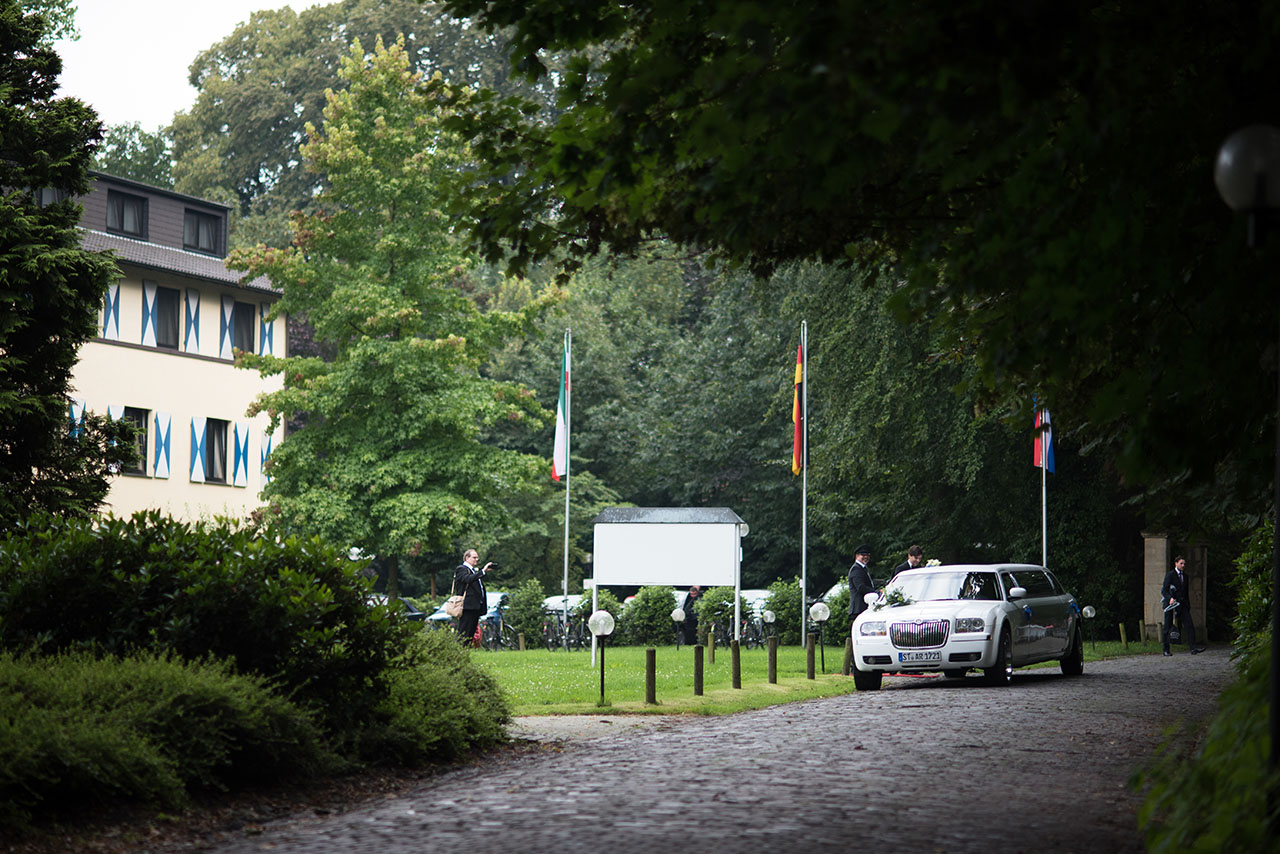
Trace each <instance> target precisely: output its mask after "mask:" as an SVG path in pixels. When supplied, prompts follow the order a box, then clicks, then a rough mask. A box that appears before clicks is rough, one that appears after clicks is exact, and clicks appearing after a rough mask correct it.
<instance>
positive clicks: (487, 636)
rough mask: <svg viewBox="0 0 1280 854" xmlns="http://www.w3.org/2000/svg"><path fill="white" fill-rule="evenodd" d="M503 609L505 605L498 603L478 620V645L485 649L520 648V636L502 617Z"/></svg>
mask: <svg viewBox="0 0 1280 854" xmlns="http://www.w3.org/2000/svg"><path fill="white" fill-rule="evenodd" d="M504 610H505V605H502V604H499V605H498V606H496V607H495V608H494V609H493V610H492V611H490V612H489V613H488V614H485V615H484V617H482V618H481V620H480V645H481V646H482V647H484V648H485V649H487V650H491V651H496V650H499V649H519V648H520V637H519V635H517V634H516V630H515V627H513V626H512V625H511V624H510V623H508V622H507V621H506V619H505V618H504V616H503V611H504Z"/></svg>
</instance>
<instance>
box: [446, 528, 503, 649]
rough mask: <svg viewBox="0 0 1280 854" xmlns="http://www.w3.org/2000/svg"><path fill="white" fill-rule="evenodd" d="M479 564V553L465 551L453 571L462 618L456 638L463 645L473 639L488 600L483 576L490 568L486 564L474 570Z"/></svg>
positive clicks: (459, 618) (470, 550)
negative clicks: (460, 600) (459, 597)
mask: <svg viewBox="0 0 1280 854" xmlns="http://www.w3.org/2000/svg"><path fill="white" fill-rule="evenodd" d="M479 562H480V553H479V552H477V551H476V550H475V549H467V550H466V551H465V552H463V553H462V563H461V564H459V565H458V567H457V568H456V569H455V570H454V571H453V583H454V587H455V588H456V589H457V591H458V592H459V593H461V594H462V616H460V617H458V637H459V638H460V639H461V640H462V641H463V643H465V642H467V641H469V640H471V638H473V637H475V633H476V626H477V625H479V624H480V617H481V616H482V615H483V614H484V612H485V610H486V609H487V608H488V604H489V603H488V598H487V597H486V596H485V592H484V575H485V573H486V572H488V571H489V570H490V569H491V568H492V567H493V564H492V563H486V564H485V565H484V568H483V569H476V564H478V563H479Z"/></svg>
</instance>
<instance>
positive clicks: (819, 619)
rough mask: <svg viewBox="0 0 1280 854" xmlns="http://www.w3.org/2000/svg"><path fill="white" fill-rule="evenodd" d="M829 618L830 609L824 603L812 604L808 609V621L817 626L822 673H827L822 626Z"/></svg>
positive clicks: (825, 646) (825, 645) (825, 648)
mask: <svg viewBox="0 0 1280 854" xmlns="http://www.w3.org/2000/svg"><path fill="white" fill-rule="evenodd" d="M830 617H831V608H830V607H828V606H827V603H826V602H814V603H813V605H812V606H810V608H809V619H811V620H813V621H814V622H815V623H817V624H818V646H819V647H821V649H822V672H823V673H826V672H827V644H826V641H824V640H823V638H822V624H823V623H825V622H826V621H827V620H828V619H829V618H830Z"/></svg>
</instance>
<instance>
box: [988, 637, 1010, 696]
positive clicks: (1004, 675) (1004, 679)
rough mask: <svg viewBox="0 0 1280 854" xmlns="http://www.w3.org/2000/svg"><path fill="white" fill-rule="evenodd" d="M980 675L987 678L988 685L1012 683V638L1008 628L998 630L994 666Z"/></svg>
mask: <svg viewBox="0 0 1280 854" xmlns="http://www.w3.org/2000/svg"><path fill="white" fill-rule="evenodd" d="M982 673H983V675H984V676H985V677H986V678H987V684H988V685H1008V684H1009V683H1011V682H1012V681H1013V638H1012V636H1011V635H1010V634H1009V627H1008V626H1005V627H1004V628H1003V629H1001V630H1000V646H999V648H998V652H997V653H996V666H995V667H988V668H987V669H986V670H984V671H983V672H982Z"/></svg>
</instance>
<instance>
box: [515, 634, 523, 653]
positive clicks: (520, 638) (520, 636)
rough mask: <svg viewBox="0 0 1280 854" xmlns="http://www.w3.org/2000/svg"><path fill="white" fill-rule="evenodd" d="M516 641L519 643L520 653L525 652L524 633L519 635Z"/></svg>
mask: <svg viewBox="0 0 1280 854" xmlns="http://www.w3.org/2000/svg"><path fill="white" fill-rule="evenodd" d="M516 640H517V641H519V647H520V651H521V652H524V632H520V633H519V634H517V635H516Z"/></svg>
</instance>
